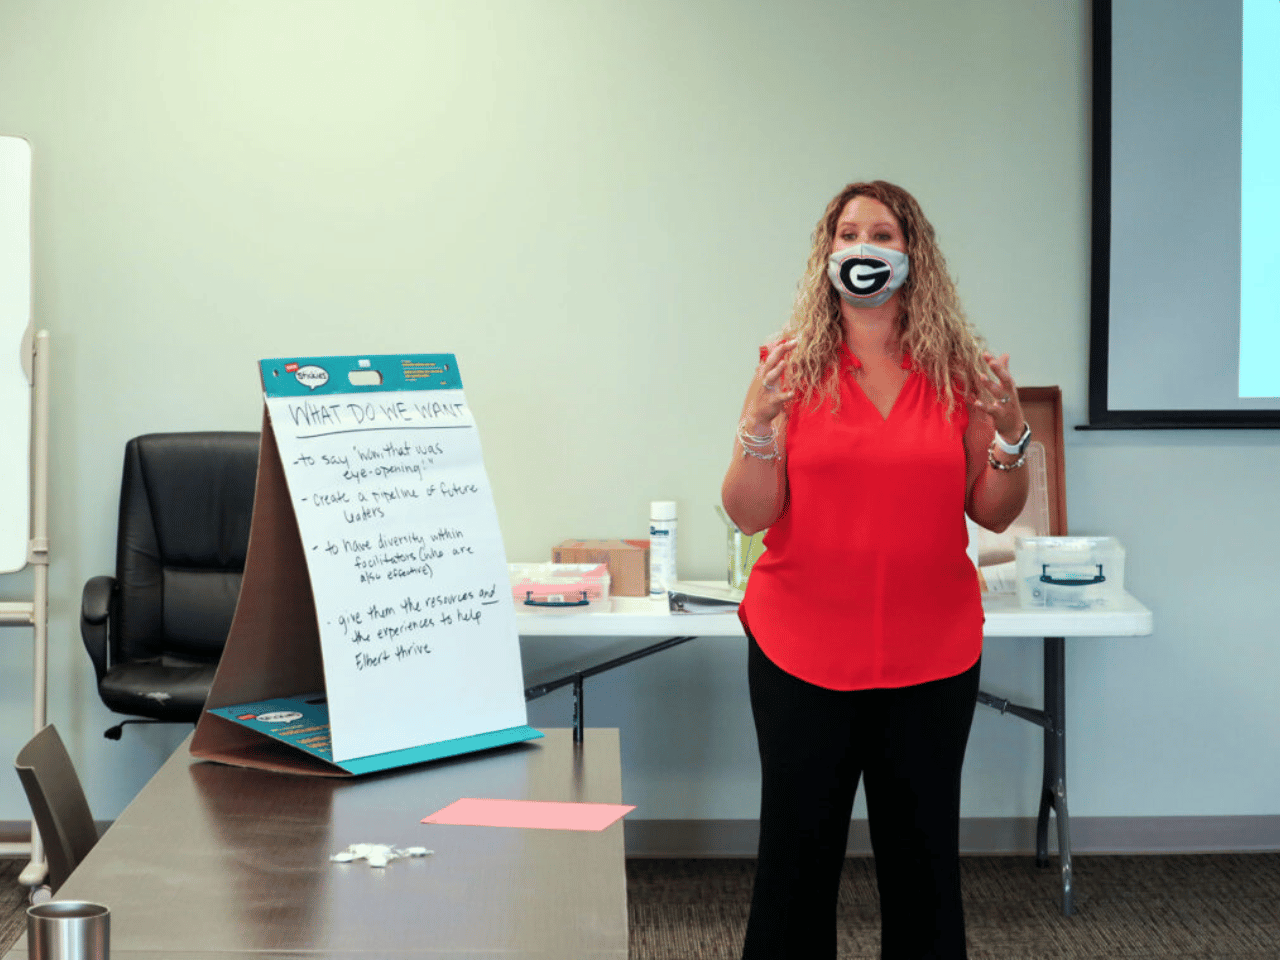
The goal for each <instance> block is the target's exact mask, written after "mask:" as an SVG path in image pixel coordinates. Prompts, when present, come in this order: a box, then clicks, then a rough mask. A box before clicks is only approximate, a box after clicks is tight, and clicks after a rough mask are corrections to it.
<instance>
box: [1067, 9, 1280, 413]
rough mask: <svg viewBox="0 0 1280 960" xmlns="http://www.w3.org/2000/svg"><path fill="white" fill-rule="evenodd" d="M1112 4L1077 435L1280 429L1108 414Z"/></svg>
mask: <svg viewBox="0 0 1280 960" xmlns="http://www.w3.org/2000/svg"><path fill="white" fill-rule="evenodd" d="M1111 3H1112V0H1093V30H1092V32H1093V37H1092V57H1093V65H1092V80H1093V90H1092V110H1093V115H1092V120H1093V144H1092V185H1093V203H1092V208H1093V209H1092V214H1091V216H1092V233H1093V237H1092V244H1091V260H1090V267H1091V279H1090V286H1091V289H1090V311H1089V422H1088V423H1087V424H1082V425H1081V426H1078V427H1077V428H1076V429H1078V430H1191V429H1237V430H1239V429H1244V430H1277V429H1280V410H1112V409H1110V407H1109V406H1108V402H1107V383H1108V376H1109V361H1110V356H1109V353H1110V342H1111V334H1110V323H1111V318H1110V308H1111V52H1112V46H1111V29H1112V19H1111Z"/></svg>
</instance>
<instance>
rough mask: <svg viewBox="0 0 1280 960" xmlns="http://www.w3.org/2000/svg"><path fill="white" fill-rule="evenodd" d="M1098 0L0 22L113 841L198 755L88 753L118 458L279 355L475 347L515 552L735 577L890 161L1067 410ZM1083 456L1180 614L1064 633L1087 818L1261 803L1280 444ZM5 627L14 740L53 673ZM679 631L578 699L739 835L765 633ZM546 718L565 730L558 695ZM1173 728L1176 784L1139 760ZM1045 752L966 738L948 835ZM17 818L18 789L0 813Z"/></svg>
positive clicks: (201, 409) (994, 801) (988, 307)
mask: <svg viewBox="0 0 1280 960" xmlns="http://www.w3.org/2000/svg"><path fill="white" fill-rule="evenodd" d="M1088 7H1089V5H1088V4H1086V3H1084V2H1082V0H899V2H896V3H882V2H852V0H827V2H800V3H796V2H791V0H759V2H755V0H753V2H746V3H743V2H727V0H723V2H713V0H692V2H691V0H682V2H676V0H649V2H645V3H622V2H612V3H611V2H594V3H588V2H581V0H579V2H571V0H488V2H468V3H461V2H445V0H438V2H427V0H422V2H409V0H400V2H392V0H370V2H354V0H183V2H180V3H177V2H172V0H112V2H105V3H104V2H90V0H81V2H76V0H42V2H38V3H37V2H34V0H5V2H3V3H2V4H0V132H3V133H5V134H10V135H19V136H24V137H26V138H28V139H29V140H30V141H31V142H32V144H33V147H34V153H35V264H36V266H35V271H36V276H35V303H36V311H37V319H38V322H39V324H40V325H41V326H43V327H46V328H48V329H49V330H50V331H51V332H52V336H53V347H54V379H55V385H54V387H55V391H56V392H55V394H54V398H53V449H54V479H53V501H52V504H53V506H52V515H53V521H52V523H53V537H54V547H53V550H54V553H53V556H54V562H53V574H52V577H53V585H52V589H53V600H52V618H53V620H52V631H51V635H52V649H51V671H52V672H51V679H50V714H51V717H52V719H53V720H54V721H55V722H57V723H58V724H59V725H60V727H62V728H63V731H64V735H65V736H66V737H67V739H68V740H69V742H70V744H71V749H72V751H73V754H74V756H75V759H76V761H77V763H78V764H79V766H80V768H81V770H82V772H83V775H84V778H85V780H86V782H87V786H88V789H89V793H90V798H91V802H92V804H93V807H94V811H95V813H96V814H97V815H98V816H99V817H101V818H110V817H113V816H114V815H115V814H116V813H117V812H118V811H119V810H120V809H121V808H122V807H123V806H124V804H125V803H127V802H128V800H129V799H130V797H131V796H132V795H133V793H134V792H135V791H136V789H137V788H138V787H139V786H140V785H141V783H143V782H144V781H145V780H146V778H147V777H148V776H149V775H150V774H151V772H152V771H153V770H154V768H155V767H156V765H157V764H158V763H159V762H160V759H161V758H162V757H163V756H164V755H165V754H166V753H167V751H168V750H170V749H171V748H172V746H173V745H174V744H175V743H176V742H177V739H178V738H179V737H180V736H181V735H182V732H181V731H179V730H176V729H143V730H136V729H135V730H130V731H129V732H127V733H126V735H125V739H124V741H123V742H121V743H109V742H106V741H104V740H102V739H101V736H100V731H101V729H102V728H104V727H105V726H107V725H108V724H109V723H110V722H111V718H110V717H109V715H107V714H106V713H105V711H104V710H103V709H102V707H101V704H100V703H99V702H98V701H97V699H96V695H95V692H94V689H93V683H92V674H91V671H90V668H89V664H88V662H87V658H86V657H85V655H84V653H83V650H82V649H81V647H80V643H79V639H78V633H77V621H76V617H77V609H78V603H79V593H80V588H81V585H82V584H83V582H84V580H85V579H86V578H87V577H89V576H91V575H93V574H97V573H103V572H108V571H109V570H110V569H111V566H112V549H113V541H114V524H115V499H116V496H117V493H118V486H119V460H120V453H121V448H122V445H123V443H124V441H125V440H126V439H127V438H128V437H130V436H133V435H135V434H138V433H143V432H147V431H156V430H174V429H198V428H232V429H256V428H257V426H258V422H259V417H260V409H261V400H260V393H259V389H258V382H257V374H256V368H255V361H256V360H258V359H259V358H261V357H267V356H277V355H281V354H309V355H322V354H330V353H333V354H347V353H356V352H361V353H378V352H397V351H415V352H426V351H452V352H455V353H456V354H457V356H458V358H459V363H460V366H461V369H462V374H463V378H464V383H465V387H466V390H467V394H468V397H469V399H470V401H471V404H472V406H473V408H474V409H475V411H476V414H477V417H478V418H479V422H480V427H481V436H482V438H483V442H484V448H485V453H486V461H487V465H488V470H489V475H490V478H491V481H492V484H493V488H494V493H495V497H496V500H497V506H498V512H499V516H500V518H501V521H502V525H503V531H504V536H505V539H506V546H507V551H508V555H509V557H510V558H511V559H512V560H528V559H542V558H544V557H546V555H547V551H548V549H549V547H550V545H551V544H552V543H554V542H556V541H558V540H560V539H562V538H564V537H567V536H638V535H642V534H643V532H644V529H645V527H644V525H645V520H646V517H647V507H648V503H649V501H650V500H652V499H668V498H670V499H675V500H677V501H678V502H679V506H680V523H681V530H680V536H681V539H680V565H681V573H682V574H683V575H684V576H687V577H713V576H716V575H718V574H720V573H721V571H722V570H723V565H724V561H723V528H722V526H721V524H720V521H719V520H718V519H717V518H716V516H715V514H714V512H713V505H714V504H715V503H716V502H717V500H718V490H719V482H720V477H721V474H722V471H723V469H724V466H725V463H726V458H727V455H728V452H729V446H730V443H731V438H732V434H733V429H734V424H735V422H736V420H737V415H738V408H739V405H740V402H741V396H742V392H743V390H744V388H745V385H746V382H747V379H748V378H749V375H750V372H751V369H752V366H753V362H754V350H755V346H756V344H757V343H759V342H760V341H761V340H762V339H763V338H764V337H765V336H767V335H768V333H769V332H770V331H772V330H774V329H776V328H778V327H779V326H780V325H781V323H782V321H783V320H784V318H785V315H786V312H787V309H788V305H789V302H790V299H791V296H792V292H793V290H794V287H795V282H796V279H797V277H798V275H799V273H800V270H801V267H802V264H803V261H804V258H805V256H806V251H807V244H808V234H809V231H810V230H811V229H812V226H813V224H814V222H815V221H816V219H817V216H818V214H819V213H820V211H821V209H822V207H823V205H824V204H825V202H826V200H827V199H828V198H829V196H830V195H831V194H833V193H834V192H835V191H836V190H837V189H839V187H841V186H842V185H843V184H844V183H845V182H847V181H848V180H851V179H857V178H869V177H885V178H888V179H892V180H895V181H897V182H900V183H902V184H903V185H905V186H907V187H908V188H909V189H911V190H912V191H914V192H915V193H916V195H917V196H918V198H919V199H920V201H921V202H922V204H923V206H924V207H925V210H926V211H927V212H928V214H929V215H930V217H931V218H932V220H933V222H934V224H935V226H936V227H937V230H938V233H939V235H940V238H941V241H942V244H943V247H944V249H945V250H946V252H947V255H948V258H949V261H950V265H951V268H952V270H953V272H954V273H955V274H956V276H957V278H958V282H959V288H960V291H961V293H962V295H963V297H964V299H965V302H966V305H967V307H968V309H969V312H970V314H971V316H972V317H973V319H974V320H975V322H976V323H977V324H978V326H979V327H980V329H981V330H982V331H983V332H984V333H985V334H986V336H987V338H988V339H989V341H990V343H991V344H992V345H993V346H994V347H995V348H996V349H997V350H999V351H1006V350H1007V351H1009V352H1010V353H1011V354H1012V355H1013V369H1014V371H1015V373H1016V374H1017V376H1018V377H1019V379H1020V381H1021V382H1022V383H1024V384H1059V385H1061V387H1062V389H1063V391H1064V396H1065V401H1066V408H1067V421H1068V425H1069V427H1070V426H1071V425H1074V424H1076V423H1080V422H1082V421H1083V419H1084V409H1085V401H1086V364H1087V352H1088V347H1087V332H1088V251H1089V228H1088V227H1089V216H1088V212H1089V199H1088V198H1089V167H1088V156H1089V154H1088V144H1089V135H1088V117H1089V112H1088V96H1089V82H1088ZM1067 439H1068V453H1067V479H1068V490H1069V513H1070V518H1071V521H1072V526H1073V529H1074V530H1076V531H1078V532H1091V533H1114V534H1116V535H1118V536H1120V537H1121V538H1122V540H1124V542H1125V544H1126V546H1127V547H1128V548H1129V576H1130V585H1131V587H1132V589H1133V591H1134V592H1135V593H1137V594H1138V595H1139V596H1141V597H1142V598H1143V599H1144V600H1146V601H1147V602H1148V604H1149V605H1151V606H1152V607H1153V609H1154V610H1155V613H1156V623H1157V633H1156V635H1155V636H1153V637H1151V638H1147V639H1142V640H1127V641H1123V642H1122V641H1105V640H1100V641H1089V642H1088V643H1087V644H1079V645H1073V647H1072V650H1071V653H1070V664H1069V679H1070V684H1071V686H1070V696H1069V702H1068V708H1069V710H1070V712H1071V721H1072V725H1073V726H1072V739H1071V740H1070V741H1069V754H1068V757H1069V762H1070V763H1071V764H1072V771H1073V790H1074V793H1073V803H1074V807H1073V812H1075V813H1077V814H1096V815H1106V816H1127V815H1134V816H1138V815H1154V814H1161V813H1181V814H1204V815H1213V814H1230V813H1253V814H1259V813H1261V814H1269V813H1278V812H1280V801H1278V800H1277V799H1276V798H1277V797H1280V789H1277V788H1280V780H1277V777H1278V776H1280V774H1278V773H1277V772H1276V771H1277V769H1280V764H1276V763H1274V762H1272V763H1271V764H1270V765H1269V767H1268V768H1267V769H1266V770H1265V771H1263V772H1260V771H1259V770H1258V768H1257V765H1256V763H1255V764H1254V765H1253V766H1251V767H1250V766H1249V762H1250V761H1256V760H1257V759H1259V758H1261V757H1263V756H1266V755H1268V753H1270V756H1271V760H1272V761H1274V759H1275V757H1274V747H1275V744H1276V740H1275V734H1274V732H1273V731H1275V730H1276V729H1278V728H1280V722H1277V721H1280V717H1278V716H1277V709H1278V708H1277V706H1276V698H1275V697H1274V685H1275V680H1276V677H1277V673H1280V668H1278V663H1280V661H1278V659H1277V655H1276V653H1275V652H1274V651H1273V650H1272V649H1271V648H1270V647H1269V646H1268V645H1269V643H1270V636H1269V634H1270V632H1271V630H1272V627H1271V626H1270V624H1271V623H1272V622H1274V621H1273V616H1272V613H1273V612H1274V609H1273V605H1274V600H1273V598H1272V596H1271V595H1268V592H1267V590H1265V589H1262V585H1263V584H1266V583H1270V582H1273V581H1274V579H1275V574H1276V572H1277V570H1276V567H1277V561H1276V559H1275V555H1274V551H1273V550H1270V549H1265V548H1261V547H1258V546H1249V544H1250V543H1256V542H1257V541H1258V540H1259V539H1262V540H1266V539H1270V538H1271V537H1272V536H1274V534H1275V532H1276V530H1277V522H1276V519H1275V511H1274V504H1273V500H1272V496H1271V493H1270V491H1271V490H1272V489H1273V481H1272V478H1273V477H1274V475H1275V473H1276V467H1277V466H1280V463H1277V461H1278V459H1280V458H1278V457H1277V451H1276V444H1275V442H1274V435H1273V434H1187V433H1181V434H1176V435H1169V436H1160V437H1152V436H1149V435H1148V436H1135V435H1133V434H1121V435H1112V436H1102V437H1099V436H1095V435H1080V434H1076V433H1074V432H1072V433H1071V435H1070V436H1069V437H1068V438H1067ZM1242 516H1247V517H1248V518H1249V526H1250V527H1252V528H1253V531H1254V532H1253V533H1252V534H1249V535H1248V536H1246V534H1245V533H1244V532H1241V533H1236V532H1235V531H1236V529H1237V527H1236V526H1235V524H1236V523H1237V522H1238V521H1239V520H1240V519H1241V518H1242ZM1179 531H1181V532H1179ZM1224 533H1225V534H1226V535H1227V536H1229V537H1232V538H1234V541H1233V542H1234V543H1235V544H1236V546H1237V547H1238V548H1239V549H1238V550H1236V549H1234V548H1233V549H1226V548H1224V547H1223V546H1222V539H1221V538H1222V536H1223V534H1224ZM1241 551H1243V552H1241ZM1228 570H1230V571H1231V573H1230V574H1228V573H1227V571H1228ZM26 582H29V577H26V579H24V575H15V576H11V577H5V578H0V592H3V593H5V594H6V595H10V596H16V595H18V594H19V593H21V591H22V590H23V588H24V584H25V583H26ZM1200 587H1204V588H1206V589H1208V590H1210V591H1211V596H1210V598H1209V599H1208V600H1206V601H1200V600H1197V599H1195V597H1194V591H1195V590H1196V589H1197V588H1200ZM8 639H9V640H10V641H11V642H9V643H7V644H5V646H4V647H3V649H2V651H0V658H2V663H3V676H4V678H5V681H4V682H5V687H4V698H3V702H2V703H0V711H2V714H0V715H2V717H3V726H2V727H0V743H2V744H3V747H4V750H7V751H8V753H9V754H12V753H13V752H15V751H16V749H17V747H18V745H19V744H20V743H21V742H22V740H23V738H24V737H25V735H26V733H27V730H28V729H29V701H28V699H27V695H26V693H25V691H26V685H27V682H28V680H27V679H26V678H28V677H29V671H30V666H29V645H27V644H25V643H23V642H17V640H18V637H17V634H16V632H15V635H14V636H13V637H10V638H8ZM697 646H699V649H698V650H696V651H695V650H694V649H693V647H689V648H685V651H686V652H673V653H671V654H665V655H663V657H662V658H658V659H655V660H654V661H652V662H650V663H648V664H644V665H637V666H636V667H634V668H629V670H628V671H627V672H624V673H619V674H617V675H616V676H614V677H611V678H608V679H605V678H602V679H601V680H599V681H597V683H598V684H599V685H600V686H599V687H598V689H599V691H600V693H599V694H595V695H591V696H589V699H588V705H589V706H591V705H592V704H593V703H594V704H597V705H598V706H596V707H595V709H594V712H593V713H592V714H591V715H589V720H590V721H591V722H593V723H602V724H603V723H618V724H619V725H621V726H623V729H624V733H623V746H624V764H625V771H624V774H625V781H624V782H625V788H626V792H627V794H628V795H629V796H628V799H629V801H630V802H633V803H639V804H640V805H641V808H642V811H641V812H642V813H643V815H644V816H647V817H650V818H699V817H709V818H735V817H750V816H752V815H754V812H755V803H756V797H755V790H756V773H755V766H754V764H755V760H754V744H753V741H752V739H751V733H750V724H749V718H748V715H747V712H746V706H745V692H744V689H743V685H742V679H741V664H742V658H741V655H740V650H739V649H738V648H737V647H736V646H733V645H728V644H724V643H719V644H717V643H714V642H710V641H706V642H702V641H700V642H699V644H698V645H697ZM530 655H531V656H532V657H535V658H536V657H539V656H544V655H547V654H546V651H530ZM986 670H987V678H988V679H987V686H988V687H989V688H991V689H992V690H993V692H998V693H1000V694H1001V695H1006V696H1008V695H1015V696H1018V697H1020V698H1022V699H1024V700H1025V699H1028V698H1030V699H1031V700H1032V701H1033V702H1034V700H1035V699H1036V698H1037V696H1038V695H1037V690H1038V684H1039V655H1038V652H1037V649H1036V647H1035V646H1034V645H1032V644H1028V643H1025V642H1022V641H999V642H993V643H992V644H991V645H990V646H989V649H988V655H987V659H986ZM1206 687H1207V688H1208V689H1207V691H1206ZM1206 692H1207V693H1208V696H1207V697H1202V696H1201V695H1202V694H1205V693H1206ZM535 719H536V720H537V722H543V723H546V722H566V723H567V721H568V707H567V704H566V703H565V702H563V701H559V702H558V704H557V703H556V702H549V703H544V704H541V705H539V706H538V708H537V710H535ZM689 729H693V730H701V731H705V734H706V735H705V736H693V737H690V736H686V735H683V733H682V731H687V730H689ZM1169 737H1173V738H1174V739H1175V740H1176V741H1177V742H1178V743H1179V745H1180V747H1181V749H1182V751H1183V753H1184V757H1185V761H1184V762H1183V763H1180V764H1176V765H1170V764H1168V763H1167V762H1166V760H1165V759H1164V757H1165V756H1166V754H1164V753H1161V754H1160V755H1159V756H1156V755H1155V754H1154V753H1153V751H1154V745H1155V744H1159V743H1164V742H1166V741H1167V738H1169ZM0 752H3V751H0ZM1038 756H1039V753H1038V734H1037V733H1036V732H1035V731H1033V730H1032V729H1030V728H1027V727H1026V726H1025V725H1023V724H1015V723H1014V722H1013V721H1011V720H1009V719H1007V718H1000V717H996V716H995V715H994V714H989V715H988V714H984V715H981V716H980V717H979V721H978V723H977V725H976V727H975V739H974V746H973V748H972V751H971V755H970V764H969V769H968V783H967V791H968V792H967V794H966V813H968V814H969V815H973V816H1020V815H1025V814H1027V813H1030V812H1032V811H1033V810H1034V801H1035V798H1036V794H1035V785H1036V782H1037V778H1038V775H1039V766H1038V759H1037V758H1038ZM1188 763H1189V764H1190V765H1191V766H1192V767H1193V768H1194V769H1195V770H1196V771H1197V773H1196V774H1195V775H1194V776H1193V775H1190V774H1188V772H1187V764H1188ZM24 815H25V805H24V802H23V800H22V797H21V794H20V792H19V790H18V788H17V783H16V780H15V781H14V782H12V783H9V782H6V781H3V780H2V779H0V819H12V820H16V819H20V818H21V817H23V816H24ZM637 815H640V814H637Z"/></svg>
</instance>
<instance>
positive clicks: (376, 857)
mask: <svg viewBox="0 0 1280 960" xmlns="http://www.w3.org/2000/svg"><path fill="white" fill-rule="evenodd" d="M433 853H435V851H434V850H428V849H427V848H426V847H392V846H388V845H387V844H385V843H353V844H351V846H349V847H347V849H345V850H343V851H342V852H341V853H335V854H334V855H333V856H332V857H330V858H329V859H330V860H332V861H333V862H334V863H350V862H351V861H352V860H367V861H368V862H369V866H371V867H385V866H386V865H387V864H388V863H390V862H391V861H392V860H400V859H401V858H403V857H429V856H431V855H432V854H433Z"/></svg>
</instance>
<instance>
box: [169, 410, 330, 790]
mask: <svg viewBox="0 0 1280 960" xmlns="http://www.w3.org/2000/svg"><path fill="white" fill-rule="evenodd" d="M324 686H325V682H324V661H323V659H322V655H321V652H320V633H319V626H318V625H317V623H316V618H315V602H314V600H313V598H312V594H311V583H310V580H309V578H308V576H307V562H306V557H305V555H304V554H303V550H302V537H301V536H300V534H299V532H298V522H297V519H296V517H295V516H294V512H293V508H292V506H291V505H290V503H289V490H288V486H287V484H286V483H285V475H284V466H283V464H282V463H281V461H280V452H279V450H278V449H277V447H276V441H275V435H274V433H273V432H272V429H271V419H270V417H269V416H268V415H267V413H266V410H265V409H264V411H263V416H262V441H261V444H260V447H259V453H258V481H257V487H256V489H255V491H254V502H253V523H252V525H251V527H250V529H249V547H248V551H247V553H246V555H245V566H244V577H243V579H242V581H241V588H240V600H239V603H238V604H237V605H236V613H235V618H234V619H233V620H232V622H231V631H230V633H229V635H228V637H227V643H226V647H225V648H224V649H223V654H222V659H221V660H220V662H219V663H218V672H217V674H216V676H215V677H214V681H213V687H212V688H211V689H210V691H209V699H208V700H207V702H206V703H205V707H206V709H205V712H203V713H202V714H201V715H200V720H199V722H198V723H197V724H196V732H195V737H194V738H193V739H192V742H191V753H192V755H194V756H197V757H200V758H202V759H205V760H217V761H220V762H222V763H228V764H232V765H234V766H242V767H257V768H261V769H267V770H277V771H282V772H288V773H305V774H310V775H313V776H314V775H317V774H318V775H322V776H332V777H347V776H350V774H348V773H347V772H346V771H344V770H341V769H339V768H338V767H335V766H331V765H329V764H326V763H324V762H323V761H322V760H317V759H314V758H312V757H309V756H307V755H306V754H303V753H300V752H298V751H296V750H293V749H291V748H289V747H287V746H284V745H282V744H279V743H276V742H275V741H270V740H267V739H265V738H263V737H261V736H258V735H257V734H255V733H253V732H252V731H251V730H249V729H247V728H246V727H243V726H241V725H240V724H237V723H233V722H231V721H230V720H225V719H223V718H222V717H219V716H216V715H214V714H211V713H209V712H208V710H209V708H216V707H227V706H233V705H235V704H238V703H246V702H248V701H252V700H266V699H269V698H271V697H278V696H289V695H294V694H303V693H309V692H312V691H315V690H323V689H324Z"/></svg>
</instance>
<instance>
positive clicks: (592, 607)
mask: <svg viewBox="0 0 1280 960" xmlns="http://www.w3.org/2000/svg"><path fill="white" fill-rule="evenodd" d="M507 572H508V574H509V575H510V577H511V598H512V600H514V601H515V605H516V613H583V612H589V611H606V612H607V611H608V610H609V609H610V608H611V606H612V604H611V602H610V600H609V565H608V564H605V563H509V564H507Z"/></svg>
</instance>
